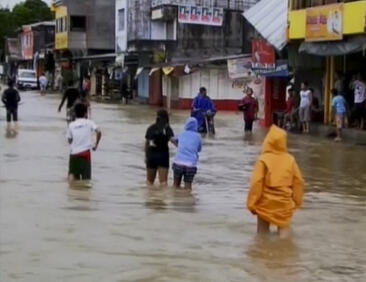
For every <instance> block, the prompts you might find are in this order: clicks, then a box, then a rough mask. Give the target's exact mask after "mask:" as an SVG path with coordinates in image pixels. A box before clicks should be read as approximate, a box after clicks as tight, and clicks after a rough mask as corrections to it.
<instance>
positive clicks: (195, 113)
mask: <svg viewBox="0 0 366 282" xmlns="http://www.w3.org/2000/svg"><path fill="white" fill-rule="evenodd" d="M215 115H216V111H207V112H204V111H202V110H200V109H194V110H192V112H191V116H192V117H194V118H196V119H197V120H198V121H199V122H200V121H202V123H201V124H200V125H199V127H198V132H199V133H201V134H207V133H209V134H210V135H215V133H216V131H215V122H214V116H215Z"/></svg>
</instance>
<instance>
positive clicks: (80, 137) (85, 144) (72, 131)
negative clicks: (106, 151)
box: [66, 118, 98, 155]
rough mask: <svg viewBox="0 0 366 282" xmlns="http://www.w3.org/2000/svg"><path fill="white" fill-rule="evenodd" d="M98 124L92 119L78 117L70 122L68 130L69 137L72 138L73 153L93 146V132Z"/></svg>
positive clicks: (87, 149)
mask: <svg viewBox="0 0 366 282" xmlns="http://www.w3.org/2000/svg"><path fill="white" fill-rule="evenodd" d="M97 129H98V126H97V125H96V124H95V123H94V122H93V121H91V120H88V119H85V118H78V119H76V120H75V121H74V122H72V123H70V125H69V128H68V130H67V134H66V137H67V139H72V143H71V155H76V154H79V153H82V152H85V151H89V150H90V149H92V148H93V133H94V132H95V131H96V130H97Z"/></svg>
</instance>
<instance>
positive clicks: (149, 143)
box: [145, 110, 174, 186]
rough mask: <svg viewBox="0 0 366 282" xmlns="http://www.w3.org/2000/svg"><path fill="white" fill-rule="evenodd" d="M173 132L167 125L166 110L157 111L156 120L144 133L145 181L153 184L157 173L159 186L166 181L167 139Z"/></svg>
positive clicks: (168, 139) (165, 183)
mask: <svg viewBox="0 0 366 282" xmlns="http://www.w3.org/2000/svg"><path fill="white" fill-rule="evenodd" d="M172 137H174V132H173V130H172V129H171V127H170V125H169V114H168V112H167V111H166V110H159V111H158V112H157V118H156V122H155V123H154V124H153V125H151V126H150V127H149V128H148V129H147V131H146V135H145V139H146V143H145V156H146V158H145V161H146V171H147V174H146V182H147V184H148V185H153V184H154V182H155V178H156V175H157V174H158V175H159V182H160V185H161V186H166V185H167V183H168V172H169V146H168V143H169V141H170V140H171V139H172Z"/></svg>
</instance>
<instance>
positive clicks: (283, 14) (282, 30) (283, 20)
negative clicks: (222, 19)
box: [243, 0, 288, 50]
mask: <svg viewBox="0 0 366 282" xmlns="http://www.w3.org/2000/svg"><path fill="white" fill-rule="evenodd" d="M287 13H288V0H275V1H274V0H261V1H259V2H258V3H257V4H255V5H254V6H253V7H252V8H250V9H249V10H248V11H246V12H244V13H243V16H244V17H245V18H246V19H247V21H248V22H249V23H250V24H251V25H253V26H254V28H255V29H256V30H257V31H258V32H259V33H260V34H261V35H262V36H263V38H264V39H266V40H267V41H268V42H269V43H270V44H271V45H273V46H274V47H275V48H276V49H277V50H282V49H283V47H285V46H286V44H287Z"/></svg>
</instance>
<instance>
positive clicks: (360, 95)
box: [352, 80, 366, 104]
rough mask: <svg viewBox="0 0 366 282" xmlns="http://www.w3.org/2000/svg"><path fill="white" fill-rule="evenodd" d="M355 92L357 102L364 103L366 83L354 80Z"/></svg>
mask: <svg viewBox="0 0 366 282" xmlns="http://www.w3.org/2000/svg"><path fill="white" fill-rule="evenodd" d="M352 87H353V93H354V95H355V100H354V101H355V103H356V104H358V103H362V102H363V101H365V98H366V97H365V84H364V83H363V82H361V81H359V80H356V81H354V82H353V85H352Z"/></svg>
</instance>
